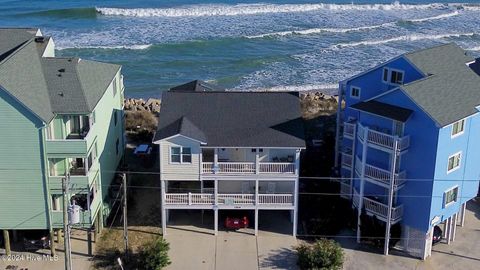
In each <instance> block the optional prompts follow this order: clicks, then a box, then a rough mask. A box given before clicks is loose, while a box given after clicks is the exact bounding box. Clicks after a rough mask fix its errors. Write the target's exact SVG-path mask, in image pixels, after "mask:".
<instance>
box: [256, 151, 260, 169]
mask: <svg viewBox="0 0 480 270" xmlns="http://www.w3.org/2000/svg"><path fill="white" fill-rule="evenodd" d="M259 152H260V149H259V148H255V173H256V174H259V173H260V157H259Z"/></svg>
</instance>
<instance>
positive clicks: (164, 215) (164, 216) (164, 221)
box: [160, 180, 167, 236]
mask: <svg viewBox="0 0 480 270" xmlns="http://www.w3.org/2000/svg"><path fill="white" fill-rule="evenodd" d="M160 183H161V184H160V185H161V188H160V189H161V196H162V203H161V212H162V213H161V214H162V234H163V236H165V235H167V213H166V210H165V201H166V200H165V199H166V197H165V192H166V191H165V181H164V180H160Z"/></svg>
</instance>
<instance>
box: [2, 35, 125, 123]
mask: <svg viewBox="0 0 480 270" xmlns="http://www.w3.org/2000/svg"><path fill="white" fill-rule="evenodd" d="M24 31H25V30H24V29H17V30H16V31H14V30H13V29H9V30H8V31H6V30H0V40H2V39H6V37H5V36H4V34H6V33H8V34H11V33H12V32H13V33H23V32H24ZM37 31H38V30H36V29H35V33H36V32H37ZM30 32H32V33H33V30H32V31H29V32H27V33H28V34H29V35H26V34H18V36H21V37H25V38H27V37H29V39H28V40H27V41H25V42H23V43H22V44H20V46H18V47H15V49H14V50H13V51H12V52H9V54H8V56H6V57H5V58H4V59H3V61H1V62H0V87H1V88H3V89H4V90H5V91H7V93H9V94H10V95H11V96H12V97H14V98H15V99H16V100H18V101H19V102H20V103H21V104H23V105H24V106H25V107H27V108H28V109H29V110H30V111H32V112H33V113H34V114H35V115H36V116H37V117H38V118H39V119H41V120H42V121H43V122H45V123H49V122H50V120H51V119H52V118H53V117H54V116H55V114H68V113H89V112H92V111H93V109H94V108H95V106H96V104H97V103H98V101H99V100H100V99H101V97H102V96H103V94H104V93H105V91H106V89H107V87H108V85H109V84H110V82H111V81H112V79H113V77H114V76H115V75H116V73H117V72H118V70H119V69H120V66H119V65H113V64H106V63H101V62H95V61H88V60H81V59H79V58H55V57H42V55H43V51H44V49H45V46H46V45H45V44H44V43H45V42H48V38H45V39H43V40H39V39H38V37H36V36H35V34H32V33H30ZM18 40H20V39H18ZM0 43H1V42H0ZM39 43H42V44H39Z"/></svg>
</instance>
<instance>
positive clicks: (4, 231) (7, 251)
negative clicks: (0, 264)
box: [3, 230, 12, 256]
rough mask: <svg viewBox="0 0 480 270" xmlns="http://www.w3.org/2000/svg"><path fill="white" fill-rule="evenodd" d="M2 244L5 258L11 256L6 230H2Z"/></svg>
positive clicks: (8, 236)
mask: <svg viewBox="0 0 480 270" xmlns="http://www.w3.org/2000/svg"><path fill="white" fill-rule="evenodd" d="M3 242H4V243H5V244H4V245H5V253H6V254H7V256H9V255H11V254H12V250H11V249H10V234H9V233H8V230H3Z"/></svg>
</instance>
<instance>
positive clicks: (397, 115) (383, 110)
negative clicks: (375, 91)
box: [351, 100, 413, 122]
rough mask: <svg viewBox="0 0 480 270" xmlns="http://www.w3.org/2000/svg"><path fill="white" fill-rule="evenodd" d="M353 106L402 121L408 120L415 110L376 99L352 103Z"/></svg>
mask: <svg viewBox="0 0 480 270" xmlns="http://www.w3.org/2000/svg"><path fill="white" fill-rule="evenodd" d="M351 108H353V109H356V110H360V111H364V112H368V113H372V114H376V115H380V116H383V117H387V118H390V119H393V120H396V121H400V122H406V121H407V120H408V118H409V117H410V115H411V114H412V112H413V111H412V110H410V109H406V108H402V107H398V106H394V105H390V104H387V103H383V102H379V101H376V100H370V101H363V102H359V103H356V104H354V105H352V106H351Z"/></svg>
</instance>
